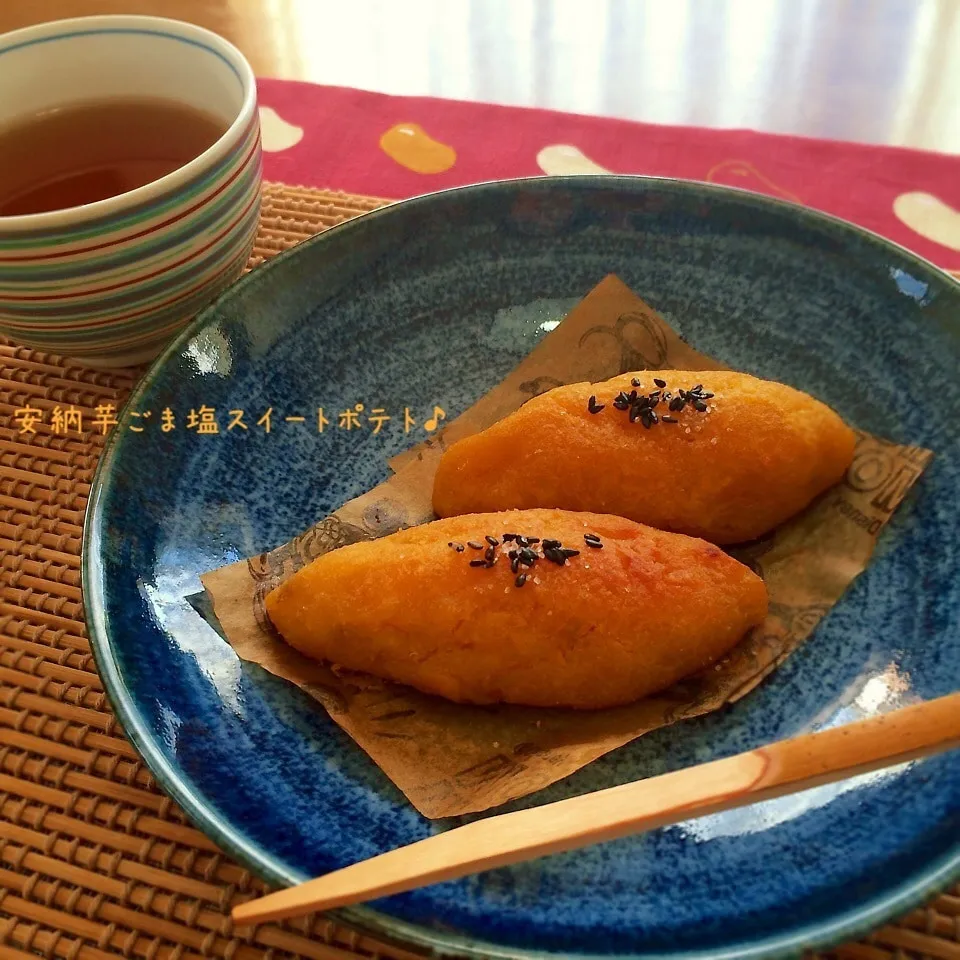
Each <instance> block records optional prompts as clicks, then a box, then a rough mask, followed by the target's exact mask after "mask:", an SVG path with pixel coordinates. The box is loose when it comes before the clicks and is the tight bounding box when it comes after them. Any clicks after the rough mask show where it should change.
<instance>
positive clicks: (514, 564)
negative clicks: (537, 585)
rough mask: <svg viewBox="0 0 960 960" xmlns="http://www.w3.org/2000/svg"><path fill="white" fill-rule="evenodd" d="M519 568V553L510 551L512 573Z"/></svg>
mask: <svg viewBox="0 0 960 960" xmlns="http://www.w3.org/2000/svg"><path fill="white" fill-rule="evenodd" d="M519 569H520V554H519V553H511V554H510V570H511V572H512V573H516V572H517V571H518V570H519Z"/></svg>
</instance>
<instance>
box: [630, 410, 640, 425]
mask: <svg viewBox="0 0 960 960" xmlns="http://www.w3.org/2000/svg"><path fill="white" fill-rule="evenodd" d="M642 412H643V411H642V409H641V408H640V407H631V408H630V414H629V416H630V422H631V423H636V422H637V421H638V420H639V419H640V414H641V413H642Z"/></svg>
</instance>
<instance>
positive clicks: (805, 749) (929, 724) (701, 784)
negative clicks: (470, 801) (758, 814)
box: [233, 693, 960, 924]
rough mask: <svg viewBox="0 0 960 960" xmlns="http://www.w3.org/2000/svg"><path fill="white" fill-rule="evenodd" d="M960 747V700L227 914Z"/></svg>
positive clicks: (359, 867) (463, 832) (612, 797)
mask: <svg viewBox="0 0 960 960" xmlns="http://www.w3.org/2000/svg"><path fill="white" fill-rule="evenodd" d="M956 746H960V693H954V694H951V695H950V696H946V697H940V698H939V699H937V700H930V701H928V702H926V703H920V704H916V705H914V706H910V707H905V708H903V709H900V710H895V711H893V712H892V713H886V714H881V715H879V716H876V717H871V718H870V719H868V720H861V721H859V722H857V723H852V724H849V725H847V726H842V727H833V728H831V729H829V730H823V731H820V732H819V733H812V734H806V735H804V736H799V737H794V738H792V739H790V740H781V741H779V742H777V743H773V744H770V745H769V746H766V747H760V748H759V749H757V750H751V751H749V752H748V753H741V754H738V755H736V756H733V757H727V758H726V759H724V760H715V761H713V762H711V763H704V764H701V765H699V766H695V767H688V768H687V769H685V770H677V771H675V772H673V773H667V774H663V775H662V776H659V777H653V778H651V779H649V780H641V781H638V782H636V783H627V784H624V785H623V786H619V787H611V788H610V789H607V790H600V791H598V792H596V793H590V794H586V795H585V796H582V797H572V798H570V799H568V800H560V801H558V802H556V803H550V804H546V805H544V806H541V807H534V808H533V809H530V810H520V811H517V812H515V813H506V814H501V815H500V816H495V817H488V818H487V819H485V820H478V821H475V822H474V823H470V824H467V825H466V826H463V827H458V828H456V829H455V830H450V831H447V832H446V833H440V834H436V835H435V836H432V837H428V838H427V839H426V840H420V841H418V842H416V843H411V844H409V845H408V846H406V847H399V848H398V849H396V850H391V851H390V852H389V853H384V854H381V855H379V856H376V857H372V858H371V859H369V860H364V861H361V862H360V863H355V864H352V865H351V866H349V867H344V868H343V869H342V870H335V871H334V872H333V873H329V874H327V875H326V876H323V877H318V878H317V879H315V880H309V881H307V882H306V883H302V884H300V885H299V886H296V887H290V888H289V889H287V890H280V891H278V892H276V893H271V894H269V895H267V896H265V897H261V898H260V899H257V900H251V901H249V902H248V903H243V904H240V905H239V906H236V907H234V909H233V919H234V921H235V922H236V923H238V924H247V923H261V922H264V921H267V920H279V919H282V918H284V917H295V916H300V915H302V914H305V913H309V912H310V911H312V910H329V909H332V908H334V907H343V906H347V905H348V904H352V903H360V902H362V901H364V900H371V899H373V898H375V897H383V896H387V895H389V894H393V893H401V892H403V891H405V890H412V889H415V888H416V887H423V886H427V885H429V884H431V883H440V882H441V881H443V880H453V879H456V878H457V877H462V876H466V875H467V874H471V873H479V872H481V871H483V870H492V869H493V868H495V867H502V866H506V865H508V864H511V863H519V862H520V861H523V860H530V859H533V858H534V857H542V856H546V855H547V854H552V853H560V852H562V851H564V850H573V849H575V848H577V847H583V846H586V845H588V844H591V843H602V842H604V841H606V840H613V839H615V838H617V837H624V836H627V835H628V834H632V833H640V832H642V831H645V830H652V829H654V828H656V827H663V826H667V825H669V824H672V823H677V822H679V821H681V820H689V819H693V818H694V817H701V816H704V815H706V814H709V813H718V812H719V811H721V810H730V809H732V808H734V807H740V806H745V805H747V804H751V803H756V802H758V801H760V800H769V799H772V798H774V797H779V796H783V795H785V794H788V793H796V792H798V791H800V790H806V789H808V788H810V787H815V786H820V785H822V784H825V783H831V782H833V781H836V780H843V779H845V778H847V777H852V776H856V775H857V774H861V773H867V772H869V771H871V770H877V769H880V768H882V767H888V766H894V765H895V764H898V763H903V762H905V761H908V760H916V759H919V758H920V757H923V756H927V755H929V754H932V753H937V752H940V751H943V750H949V749H951V748H953V747H956Z"/></svg>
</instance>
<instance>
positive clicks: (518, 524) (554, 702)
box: [266, 510, 767, 709]
mask: <svg viewBox="0 0 960 960" xmlns="http://www.w3.org/2000/svg"><path fill="white" fill-rule="evenodd" d="M504 533H519V534H521V535H524V536H529V537H539V538H541V541H542V540H544V539H555V540H560V541H562V543H563V546H564V547H566V548H570V549H575V550H579V551H580V553H579V555H577V556H572V557H570V558H568V559H567V560H566V562H565V563H564V565H563V566H560V565H558V564H557V563H555V562H551V561H550V560H548V559H545V558H544V557H542V556H540V557H539V558H538V559H537V560H536V561H535V563H534V564H533V566H531V567H523V566H521V567H519V570H518V573H520V572H524V571H525V572H526V573H527V575H528V579H527V581H526V583H525V584H524V585H523V586H522V587H518V586H516V579H515V578H516V575H517V574H515V573H514V572H513V571H511V568H510V567H511V563H510V559H509V557H508V556H507V554H506V552H505V551H506V550H507V549H514V548H515V547H514V545H512V544H506V545H505V546H504V545H501V546H498V547H496V548H495V550H494V553H495V555H496V557H497V559H496V562H495V563H494V564H493V566H492V567H483V566H471V565H470V561H471V560H482V559H483V558H484V557H485V556H486V555H487V549H488V544H487V542H486V541H485V540H484V538H485V537H486V536H487V535H491V536H493V537H496V538H497V539H501V538H502V535H503V534H504ZM584 534H597V535H598V536H599V537H600V538H601V542H602V544H603V547H602V548H601V549H596V548H590V547H589V546H587V544H586V542H585V540H584ZM469 541H474V542H476V543H478V544H482V548H481V549H479V550H477V549H473V548H472V547H470V546H467V543H468V542H469ZM450 543H454V544H461V545H463V546H464V549H463V550H462V552H458V551H457V549H456V548H455V547H451V546H449V545H448V544H450ZM535 549H536V550H537V551H538V552H540V553H542V552H543V547H542V542H541V544H537V545H535ZM266 606H267V611H268V613H269V616H270V618H271V620H272V621H273V623H274V624H275V625H276V627H277V629H278V630H279V631H280V633H281V635H282V636H283V637H284V638H285V639H286V641H287V642H288V643H290V644H291V645H292V646H293V647H295V648H296V649H297V650H299V651H300V652H301V653H304V654H306V655H307V656H309V657H313V658H315V659H319V660H329V661H332V662H334V663H336V664H339V665H341V666H344V667H347V668H350V669H353V670H360V671H364V672H367V673H371V674H375V675H376V676H379V677H383V678H386V679H389V680H395V681H398V682H401V683H406V684H409V685H410V686H413V687H416V688H418V689H419V690H422V691H425V692H427V693H434V694H439V695H440V696H443V697H447V698H448V699H451V700H456V701H460V702H469V703H497V702H509V703H519V704H529V705H533V706H567V707H578V708H583V709H591V708H600V707H609V706H613V705H616V704H622V703H627V702H630V701H633V700H636V699H639V698H640V697H644V696H647V695H648V694H651V693H655V692H656V691H658V690H662V689H664V688H665V687H668V686H670V685H671V684H672V683H674V682H676V681H677V680H679V679H680V678H681V677H684V676H687V675H688V674H691V673H694V672H696V671H698V670H700V669H703V668H704V667H706V666H708V665H709V664H711V663H713V662H715V661H716V660H718V659H719V658H721V657H722V656H724V655H725V654H726V653H727V652H728V651H729V650H730V649H731V648H732V647H733V646H734V645H735V644H736V643H737V642H738V641H739V640H740V639H741V637H742V636H743V635H744V633H745V632H746V631H747V630H748V629H749V628H750V627H752V626H754V625H756V624H758V623H760V622H761V621H762V620H763V618H764V616H765V614H766V609H767V594H766V588H765V587H764V584H763V581H762V580H760V578H759V577H757V576H756V575H755V574H753V573H752V572H751V571H750V570H748V569H747V568H746V567H745V566H743V565H742V564H740V563H738V562H737V561H736V560H734V559H732V558H731V557H729V556H727V555H726V554H725V553H723V551H721V550H720V549H719V548H718V547H716V546H714V545H712V544H709V543H706V542H704V541H702V540H696V539H693V538H690V537H684V536H680V535H678V534H671V533H664V532H662V531H660V530H654V529H652V528H650V527H645V526H641V525H640V524H636V523H633V522H632V521H630V520H624V519H622V518H620V517H611V516H602V515H598V514H590V513H569V512H564V511H559V510H529V511H524V512H508V513H500V514H487V515H478V516H466V517H455V518H452V519H448V520H438V521H436V522H434V523H428V524H424V525H423V526H420V527H414V528H412V529H409V530H404V531H401V532H400V533H396V534H394V535H392V536H389V537H384V538H382V539H380V540H375V541H371V542H365V543H357V544H352V545H350V546H346V547H342V548H341V549H339V550H335V551H333V552H332V553H329V554H326V555H324V556H322V557H319V558H318V559H317V560H315V561H314V562H313V563H311V564H310V565H309V566H307V567H305V568H304V569H302V570H300V571H299V572H298V573H297V574H295V575H294V576H293V577H291V578H290V579H289V580H287V581H286V582H285V583H284V584H282V585H281V586H280V587H277V589H276V590H274V591H273V592H272V593H270V594H269V595H268V596H267V599H266Z"/></svg>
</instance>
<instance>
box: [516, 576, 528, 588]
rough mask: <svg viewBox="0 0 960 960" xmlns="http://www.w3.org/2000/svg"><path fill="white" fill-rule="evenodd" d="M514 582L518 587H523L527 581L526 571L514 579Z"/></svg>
mask: <svg viewBox="0 0 960 960" xmlns="http://www.w3.org/2000/svg"><path fill="white" fill-rule="evenodd" d="M513 582H514V583H515V584H516V585H517V586H518V587H522V586H523V585H524V584H525V583H526V582H527V575H526V574H525V573H521V574H520V576H519V577H517V579H516V580H514V581H513Z"/></svg>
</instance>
